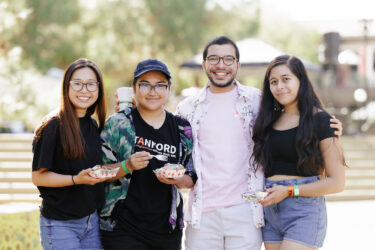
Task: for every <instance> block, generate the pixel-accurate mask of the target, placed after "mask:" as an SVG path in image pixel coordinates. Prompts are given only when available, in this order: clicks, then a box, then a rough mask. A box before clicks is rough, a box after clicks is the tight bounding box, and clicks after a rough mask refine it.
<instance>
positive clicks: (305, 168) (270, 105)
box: [253, 55, 324, 176]
mask: <svg viewBox="0 0 375 250" xmlns="http://www.w3.org/2000/svg"><path fill="white" fill-rule="evenodd" d="M280 65H286V66H287V67H288V68H289V69H290V71H291V72H292V73H293V74H294V75H295V76H296V77H297V78H298V80H299V82H300V86H299V90H298V94H297V102H298V110H299V112H300V117H299V126H298V129H297V135H296V150H297V154H298V163H297V171H298V172H299V173H304V174H310V175H314V174H316V173H322V172H323V169H324V164H323V157H322V154H321V152H320V150H319V140H318V138H317V137H316V135H315V134H314V119H313V116H314V113H316V112H317V111H321V110H324V109H323V105H322V103H321V101H320V99H319V98H318V96H317V94H316V93H315V91H314V88H313V86H312V84H311V82H310V79H309V78H308V75H307V72H306V69H305V66H304V65H303V63H302V61H301V60H300V59H298V58H297V57H294V56H290V55H282V56H278V57H276V58H275V59H274V60H273V61H272V62H270V64H269V65H268V68H267V70H266V74H265V76H264V81H263V96H262V101H261V105H260V111H259V115H258V117H257V120H256V122H255V125H254V134H253V140H254V143H255V145H254V151H253V157H254V158H255V161H256V162H257V163H259V164H260V165H262V166H263V167H264V171H265V174H266V176H267V175H269V174H270V171H271V168H272V166H271V154H270V132H271V129H272V126H273V124H274V122H275V121H276V120H277V119H278V118H279V117H280V115H281V113H282V109H283V107H282V106H281V105H280V104H279V103H277V101H276V100H275V99H274V97H273V96H272V93H271V90H270V82H269V77H270V74H271V71H272V69H273V68H275V67H277V66H280ZM275 104H276V105H280V106H281V107H280V108H279V109H277V108H276V109H275Z"/></svg>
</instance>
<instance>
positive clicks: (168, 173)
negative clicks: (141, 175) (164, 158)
mask: <svg viewBox="0 0 375 250" xmlns="http://www.w3.org/2000/svg"><path fill="white" fill-rule="evenodd" d="M185 171H186V169H185V168H184V166H182V165H181V164H173V163H167V164H165V165H164V166H163V167H162V168H158V169H155V170H154V173H155V174H156V175H157V176H160V177H166V178H179V177H182V176H183V175H184V173H185Z"/></svg>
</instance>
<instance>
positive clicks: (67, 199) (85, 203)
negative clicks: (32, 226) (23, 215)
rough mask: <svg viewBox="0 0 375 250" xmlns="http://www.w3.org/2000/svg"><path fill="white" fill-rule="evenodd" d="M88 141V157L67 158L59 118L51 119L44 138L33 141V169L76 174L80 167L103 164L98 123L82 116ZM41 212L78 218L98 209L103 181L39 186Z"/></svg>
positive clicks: (46, 215)
mask: <svg viewBox="0 0 375 250" xmlns="http://www.w3.org/2000/svg"><path fill="white" fill-rule="evenodd" d="M79 124H80V129H81V133H82V136H83V139H84V141H85V154H86V157H85V158H83V159H79V160H71V159H67V158H66V157H65V156H64V154H63V149H62V147H61V140H60V133H59V127H60V124H59V120H58V119H57V118H52V120H51V121H50V122H49V123H48V125H47V126H46V127H45V128H44V129H43V132H42V134H41V137H40V138H39V139H38V140H37V141H34V142H33V145H34V147H33V152H34V157H33V163H32V170H33V171H36V170H38V169H40V168H47V169H48V170H49V171H52V172H55V173H58V174H63V175H76V174H78V173H79V172H80V171H81V170H83V169H87V168H90V167H93V166H95V165H97V164H102V151H101V141H100V135H99V131H98V127H97V124H96V122H95V121H94V120H93V119H92V118H91V117H83V118H80V119H79ZM38 189H39V192H40V197H42V199H43V201H42V205H41V207H40V211H41V213H42V215H43V216H44V217H46V218H49V219H55V220H70V219H79V218H83V217H85V216H88V215H90V214H91V213H93V212H94V211H95V210H99V209H100V208H101V207H102V206H103V205H104V184H103V183H98V184H96V185H94V186H91V185H74V186H66V187H41V186H38Z"/></svg>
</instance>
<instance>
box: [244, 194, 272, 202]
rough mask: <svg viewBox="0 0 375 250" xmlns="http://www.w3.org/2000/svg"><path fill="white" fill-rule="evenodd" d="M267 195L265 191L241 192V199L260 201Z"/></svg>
mask: <svg viewBox="0 0 375 250" xmlns="http://www.w3.org/2000/svg"><path fill="white" fill-rule="evenodd" d="M267 195H268V193H267V192H255V193H249V192H247V193H243V194H242V199H244V200H246V201H261V200H263V199H264V198H266V196H267Z"/></svg>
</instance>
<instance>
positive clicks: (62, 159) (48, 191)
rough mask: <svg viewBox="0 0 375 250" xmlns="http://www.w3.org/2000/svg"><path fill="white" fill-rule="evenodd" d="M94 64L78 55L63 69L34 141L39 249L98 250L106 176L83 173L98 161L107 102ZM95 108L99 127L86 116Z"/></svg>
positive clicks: (98, 72) (99, 75)
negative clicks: (58, 91)
mask: <svg viewBox="0 0 375 250" xmlns="http://www.w3.org/2000/svg"><path fill="white" fill-rule="evenodd" d="M104 97H105V95H104V88H103V80H102V76H101V73H100V71H99V69H98V67H97V66H96V65H95V64H94V63H93V62H92V61H90V60H88V59H83V58H81V59H78V60H76V61H75V62H73V63H72V64H71V65H70V66H69V67H68V68H67V70H66V71H65V74H64V79H63V83H62V96H61V108H60V111H59V113H58V114H57V115H55V116H53V117H52V118H51V119H49V120H47V121H46V122H44V123H43V124H42V125H41V126H40V127H39V128H38V129H37V130H36V132H35V137H34V141H33V153H34V157H33V162H32V171H33V172H32V181H33V183H34V184H35V185H36V186H37V187H38V189H39V192H40V196H41V197H42V199H43V200H42V205H41V207H40V212H41V214H40V223H39V224H40V236H41V237H40V238H41V243H42V246H43V248H44V249H101V242H100V237H99V224H98V221H99V219H98V214H97V211H98V210H100V209H101V207H102V206H103V204H104V184H103V183H100V182H103V181H104V180H106V179H105V178H103V179H96V178H93V177H91V176H90V175H88V172H89V171H90V168H91V167H93V166H95V165H97V164H101V163H102V151H101V142H100V131H101V130H102V129H103V127H104V123H105V116H106V106H105V98H104ZM94 113H96V115H97V117H98V121H99V126H98V124H97V123H96V121H95V120H94V119H93V118H91V115H92V114H94Z"/></svg>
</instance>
